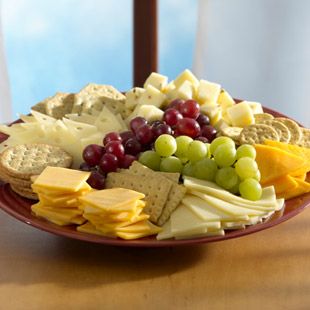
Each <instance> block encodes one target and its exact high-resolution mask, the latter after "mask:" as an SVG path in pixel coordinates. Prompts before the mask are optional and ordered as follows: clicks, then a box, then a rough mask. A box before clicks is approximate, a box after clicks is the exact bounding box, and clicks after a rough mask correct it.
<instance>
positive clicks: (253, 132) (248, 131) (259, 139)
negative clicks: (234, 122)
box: [240, 124, 279, 144]
mask: <svg viewBox="0 0 310 310" xmlns="http://www.w3.org/2000/svg"><path fill="white" fill-rule="evenodd" d="M265 139H269V140H275V141H279V136H278V134H277V132H276V131H275V129H274V128H272V127H271V126H268V125H265V124H253V125H250V126H247V127H245V128H243V129H242V131H241V133H240V143H241V144H256V143H264V141H265Z"/></svg>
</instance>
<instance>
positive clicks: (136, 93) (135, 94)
mask: <svg viewBox="0 0 310 310" xmlns="http://www.w3.org/2000/svg"><path fill="white" fill-rule="evenodd" d="M144 92H145V89H144V88H141V87H134V88H132V89H131V90H129V91H128V92H127V93H126V101H125V107H126V108H128V109H130V110H133V109H134V108H135V107H136V106H137V104H138V100H139V98H140V97H141V96H142V94H143V93H144Z"/></svg>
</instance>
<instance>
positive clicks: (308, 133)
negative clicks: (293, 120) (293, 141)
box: [298, 127, 310, 148]
mask: <svg viewBox="0 0 310 310" xmlns="http://www.w3.org/2000/svg"><path fill="white" fill-rule="evenodd" d="M300 130H301V132H302V138H301V140H300V142H299V143H298V145H299V146H302V147H307V148H310V129H308V128H303V127H300Z"/></svg>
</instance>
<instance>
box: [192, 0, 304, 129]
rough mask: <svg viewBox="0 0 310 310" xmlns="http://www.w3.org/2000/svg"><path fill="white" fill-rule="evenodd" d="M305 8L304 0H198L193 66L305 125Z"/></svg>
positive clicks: (232, 90)
mask: <svg viewBox="0 0 310 310" xmlns="http://www.w3.org/2000/svg"><path fill="white" fill-rule="evenodd" d="M309 13H310V1H309V0H296V1H294V0H200V2H199V13H198V15H199V23H198V35H197V42H196V54H195V55H196V58H195V61H194V71H195V72H196V74H197V75H198V76H200V77H204V78H206V79H209V80H211V81H218V82H220V83H221V84H222V86H223V87H224V88H226V89H227V90H228V91H229V92H230V93H231V94H232V95H233V96H234V97H236V98H246V99H249V100H257V101H260V102H262V103H263V104H264V105H266V106H268V107H271V108H274V109H276V110H279V111H281V112H283V113H284V114H287V115H289V116H291V117H292V118H295V119H297V120H298V121H300V122H302V123H303V124H304V125H306V126H308V127H310V93H309V91H310V17H309Z"/></svg>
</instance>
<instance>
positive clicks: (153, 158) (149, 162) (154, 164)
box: [139, 151, 161, 171]
mask: <svg viewBox="0 0 310 310" xmlns="http://www.w3.org/2000/svg"><path fill="white" fill-rule="evenodd" d="M160 161H161V158H160V156H159V155H158V154H157V153H156V152H154V151H145V152H143V153H141V154H140V156H139V162H140V163H141V164H143V165H144V166H147V167H149V168H150V169H152V170H156V171H158V170H159V166H160Z"/></svg>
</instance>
